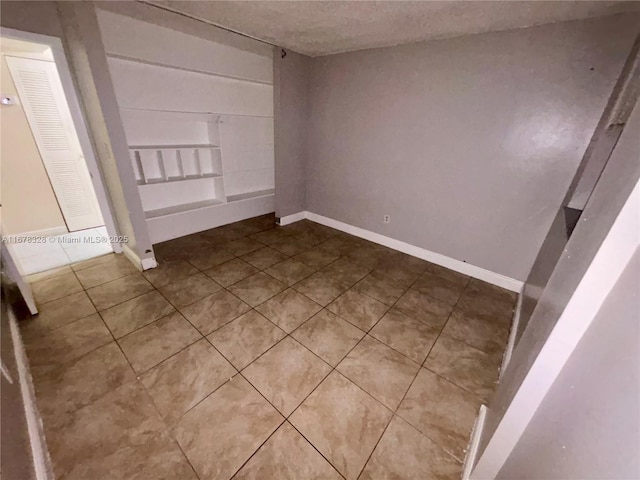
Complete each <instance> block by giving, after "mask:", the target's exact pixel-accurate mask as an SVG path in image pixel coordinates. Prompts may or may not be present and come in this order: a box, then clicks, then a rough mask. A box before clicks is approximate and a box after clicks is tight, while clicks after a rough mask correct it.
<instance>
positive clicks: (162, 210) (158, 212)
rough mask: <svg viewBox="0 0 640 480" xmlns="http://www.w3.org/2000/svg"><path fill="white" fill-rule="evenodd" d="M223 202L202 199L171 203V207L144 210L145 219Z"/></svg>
mask: <svg viewBox="0 0 640 480" xmlns="http://www.w3.org/2000/svg"><path fill="white" fill-rule="evenodd" d="M223 204H224V202H223V201H221V200H216V199H210V200H203V201H201V202H192V203H185V204H182V205H173V206H171V207H166V208H158V209H157V210H149V211H148V212H145V217H146V218H147V219H149V218H157V217H165V216H167V215H174V214H176V213H184V212H188V211H189V210H198V209H200V208H206V207H212V206H215V205H223Z"/></svg>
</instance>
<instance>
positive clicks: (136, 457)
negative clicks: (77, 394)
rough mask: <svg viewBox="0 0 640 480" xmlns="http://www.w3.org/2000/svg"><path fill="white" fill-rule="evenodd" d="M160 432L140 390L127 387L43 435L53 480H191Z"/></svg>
mask: <svg viewBox="0 0 640 480" xmlns="http://www.w3.org/2000/svg"><path fill="white" fill-rule="evenodd" d="M163 429H164V425H163V423H162V421H161V419H160V417H159V416H158V414H157V413H156V411H155V408H154V407H153V405H152V403H151V400H150V398H149V397H148V395H147V394H146V393H145V392H144V390H143V388H142V386H140V385H139V384H138V383H137V382H130V383H127V384H125V385H123V386H122V387H119V388H118V389H116V390H114V391H112V392H110V393H108V394H107V395H105V396H103V397H102V398H100V399H99V400H97V401H96V402H94V403H92V404H90V405H88V406H86V407H84V408H81V409H79V410H77V411H76V412H74V413H73V414H72V415H68V416H67V418H65V421H64V427H61V428H56V430H55V434H54V432H53V431H52V430H49V431H48V432H47V443H48V447H49V451H50V453H51V458H52V461H53V467H54V471H55V473H56V478H64V479H73V480H86V479H88V478H114V479H115V478H153V479H163V480H171V479H175V478H180V479H185V480H192V479H195V475H194V474H193V470H192V469H191V467H190V466H189V463H188V462H187V460H186V458H185V457H184V455H183V454H182V453H181V452H180V449H179V447H178V446H177V445H176V444H175V442H173V441H171V440H170V439H169V438H168V436H167V435H166V434H165V433H164V432H163Z"/></svg>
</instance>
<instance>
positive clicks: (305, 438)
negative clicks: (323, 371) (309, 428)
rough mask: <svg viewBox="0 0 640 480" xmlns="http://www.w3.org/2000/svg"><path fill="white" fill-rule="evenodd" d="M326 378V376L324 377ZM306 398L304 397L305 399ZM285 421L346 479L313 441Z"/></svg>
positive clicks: (287, 421)
mask: <svg viewBox="0 0 640 480" xmlns="http://www.w3.org/2000/svg"><path fill="white" fill-rule="evenodd" d="M325 378H326V377H325ZM305 400H306V399H305ZM285 422H286V423H288V424H289V425H290V426H291V428H293V429H294V430H295V431H296V432H298V434H299V435H300V436H301V437H302V438H304V440H305V441H306V442H307V443H308V444H309V445H311V448H313V449H314V450H315V451H316V452H318V454H320V456H321V457H322V458H324V460H325V461H326V462H327V463H328V464H329V465H330V466H331V468H333V470H334V471H335V472H337V473H338V475H340V477H341V478H343V479H345V480H346V477H345V476H344V475H343V474H342V473H341V472H340V471H339V470H338V469H337V468H336V467H335V466H334V465H333V463H331V461H330V460H329V459H328V458H327V457H325V456H324V454H323V453H322V452H321V451H320V450H319V449H318V448H317V447H316V446H315V445H314V444H313V442H312V441H311V440H309V439H308V438H307V437H306V436H305V435H304V434H303V433H302V432H301V431H300V430H298V427H296V426H295V425H294V424H293V423H291V421H290V420H289V419H288V418H287V419H285Z"/></svg>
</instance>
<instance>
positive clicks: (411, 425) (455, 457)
mask: <svg viewBox="0 0 640 480" xmlns="http://www.w3.org/2000/svg"><path fill="white" fill-rule="evenodd" d="M393 416H394V417H398V418H399V419H400V420H402V421H403V422H405V423H407V424H408V425H409V426H410V427H411V428H413V429H414V430H416V431H417V432H418V433H419V434H420V435H422V436H423V437H425V438H426V439H428V440H429V441H430V442H432V443H433V444H434V445H436V446H437V447H438V448H439V449H440V450H442V451H443V452H445V453H446V454H447V455H448V456H450V457H451V458H453V459H454V460H455V461H456V462H458V464H460V465H461V466H462V464H463V463H464V459H462V460H461V459H459V458H458V456H457V455H456V454H455V453H453V452H451V451H450V450H449V449H447V448H446V447H445V446H444V445H442V444H441V443H440V442H439V441H438V440H436V439H435V438H432V437H431V436H430V435H429V434H428V433H427V432H424V431H423V430H422V429H421V428H419V427H417V426H416V425H414V424H413V423H411V421H409V419H407V418H405V417H404V416H403V415H402V413H398V412H396V413H394V414H393Z"/></svg>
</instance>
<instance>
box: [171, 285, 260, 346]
mask: <svg viewBox="0 0 640 480" xmlns="http://www.w3.org/2000/svg"><path fill="white" fill-rule="evenodd" d="M249 310H251V307H250V306H249V305H247V304H246V303H244V302H243V301H242V300H240V299H239V298H238V297H236V296H235V295H232V294H231V293H229V292H227V291H226V290H220V291H219V292H216V293H214V294H211V295H209V296H207V297H204V298H203V299H201V300H198V301H197V302H194V303H192V304H191V305H187V306H186V307H182V308H181V309H180V311H181V312H182V314H183V315H184V316H185V317H187V320H189V321H190V322H191V323H192V324H193V326H195V327H196V328H197V329H198V330H200V333H202V334H203V335H209V334H210V333H211V332H213V331H214V330H217V329H218V328H220V327H222V326H223V325H226V324H227V323H229V322H230V321H231V320H234V319H236V318H238V317H239V316H240V315H242V314H243V313H246V312H248V311H249Z"/></svg>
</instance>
